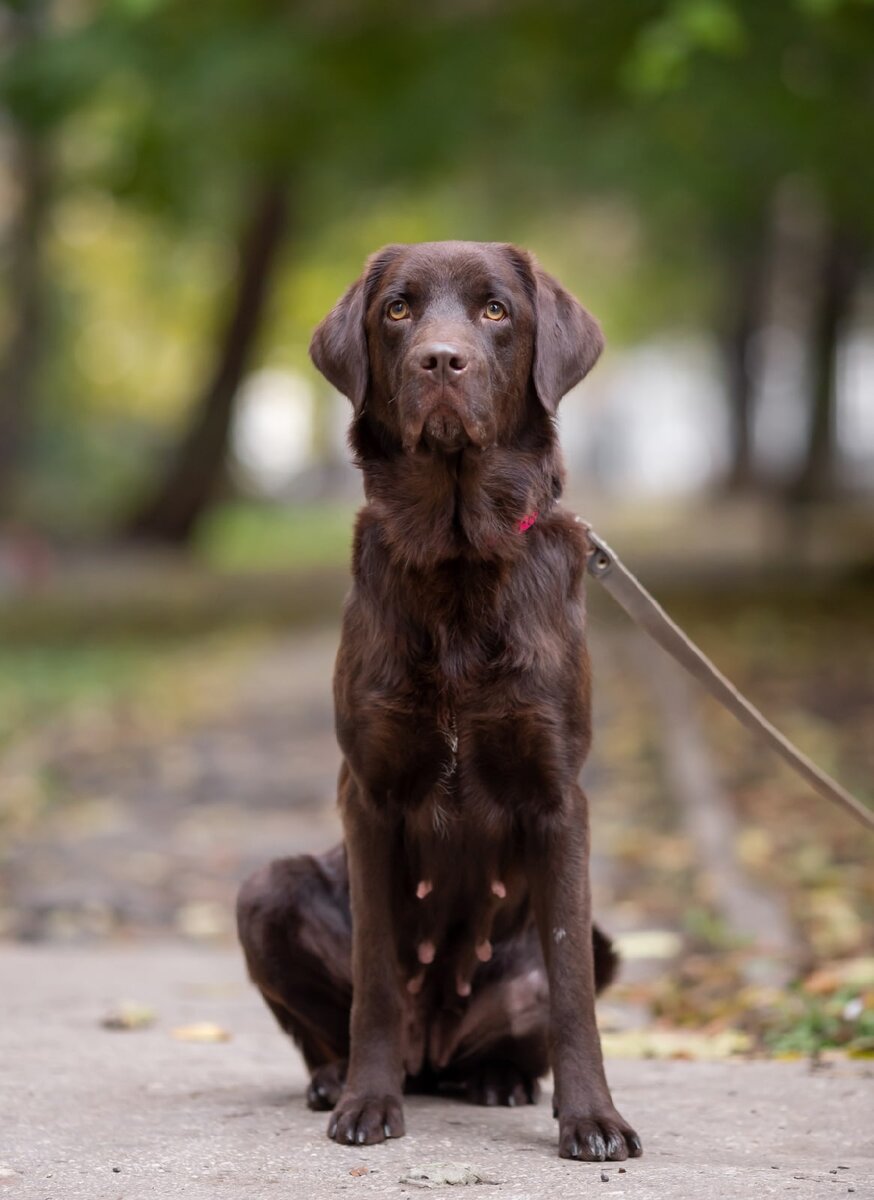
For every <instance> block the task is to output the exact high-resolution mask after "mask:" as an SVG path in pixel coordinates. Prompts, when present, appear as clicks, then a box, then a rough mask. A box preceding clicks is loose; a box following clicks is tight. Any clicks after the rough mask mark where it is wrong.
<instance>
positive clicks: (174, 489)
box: [126, 182, 288, 542]
mask: <svg viewBox="0 0 874 1200" xmlns="http://www.w3.org/2000/svg"><path fill="white" fill-rule="evenodd" d="M287 218H288V190H287V187H286V185H285V184H283V183H280V182H271V183H266V184H264V185H263V186H262V187H261V188H260V189H259V190H258V192H257V194H256V196H255V198H254V200H253V201H252V202H251V206H250V210H249V212H248V213H247V215H246V220H245V224H244V228H243V231H242V234H241V236H240V241H239V248H238V254H237V268H236V273H235V279H234V283H233V292H232V298H231V304H230V315H229V317H228V319H227V323H226V324H225V326H224V328H223V331H222V332H221V333H220V335H219V337H218V338H217V343H216V353H217V360H216V362H215V364H214V367H213V371H212V375H211V376H210V378H209V380H208V381H207V384H206V387H205V390H204V392H203V395H202V396H201V397H200V399H199V400H198V401H197V403H196V404H195V406H194V415H193V419H192V422H191V424H190V426H189V427H188V429H187V430H186V432H185V435H184V437H183V439H182V442H181V444H180V445H179V447H178V450H177V451H176V454H175V457H174V458H173V459H172V461H171V464H170V467H169V470H168V472H167V474H166V475H165V477H164V478H163V479H161V480H160V481H159V483H158V486H157V488H156V490H155V492H154V493H153V494H152V495H151V496H149V497H148V498H147V499H146V500H145V501H144V502H143V504H142V505H141V507H140V508H139V509H138V511H137V512H136V513H135V514H134V516H133V517H132V518H131V520H130V522H129V524H128V526H127V530H126V532H127V533H128V535H129V536H131V537H133V538H141V539H143V540H148V541H163V542H187V541H188V540H189V538H190V537H191V535H192V533H193V532H194V528H195V526H196V524H197V521H198V519H199V518H200V516H201V515H202V514H203V513H204V511H205V510H206V509H207V508H208V507H209V505H210V503H211V502H212V501H213V500H214V499H215V497H216V495H217V494H218V492H219V490H220V487H221V485H222V483H223V482H224V472H225V466H226V459H227V446H228V434H229V432H230V428H231V422H232V418H233V412H234V403H235V400H236V397H237V394H238V391H239V388H240V383H241V382H242V379H243V376H244V374H245V371H246V369H247V367H248V366H249V364H250V363H251V361H252V355H253V353H254V349H255V342H256V338H257V334H258V331H259V329H260V327H261V324H262V321H263V314H264V308H265V305H266V303H267V298H268V294H269V288H270V283H271V280H272V277H273V275H274V274H275V271H276V265H277V260H278V257H279V251H280V248H281V245H282V239H283V236H284V234H285V229H286V224H287Z"/></svg>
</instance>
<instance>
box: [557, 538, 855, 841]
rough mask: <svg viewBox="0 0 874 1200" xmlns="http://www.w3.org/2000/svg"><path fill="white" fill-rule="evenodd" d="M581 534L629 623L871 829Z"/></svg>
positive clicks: (591, 566) (848, 799)
mask: <svg viewBox="0 0 874 1200" xmlns="http://www.w3.org/2000/svg"><path fill="white" fill-rule="evenodd" d="M577 519H578V520H581V518H577ZM582 523H583V524H585V522H582ZM586 530H587V532H588V538H589V542H590V543H591V546H592V549H591V550H590V552H589V557H588V560H587V563H586V566H587V569H588V571H589V574H590V575H592V576H593V577H594V578H595V579H597V580H598V581H599V582H600V583H602V584H603V585H604V587H605V588H606V589H607V591H608V592H609V593H610V595H611V596H612V597H613V599H614V600H615V601H616V602H617V604H619V605H620V606H621V607H622V608H624V609H625V611H626V612H627V613H628V615H629V616H630V617H631V619H632V620H633V621H636V622H637V624H638V625H640V626H641V628H643V629H645V630H646V632H647V633H648V634H649V635H650V637H652V638H653V639H654V640H655V641H656V642H658V644H659V645H660V646H661V647H662V648H663V649H664V650H667V652H668V654H670V655H672V656H673V657H674V658H675V659H676V660H677V662H678V663H680V664H681V666H683V667H685V668H686V670H687V671H688V672H689V674H690V675H692V676H694V678H695V679H697V680H698V682H699V683H700V684H701V685H702V686H703V687H705V688H706V689H707V691H708V692H709V693H710V694H711V696H714V697H715V698H716V699H717V700H718V701H719V703H720V704H721V705H722V706H723V707H724V708H727V709H728V711H729V712H730V713H732V715H733V716H735V717H736V718H737V719H738V721H740V723H741V724H742V725H744V726H745V727H746V728H747V729H749V730H750V731H751V732H752V733H755V734H758V736H759V737H760V738H762V740H763V741H765V742H767V743H768V745H769V746H770V747H771V749H772V750H776V752H777V753H778V754H779V755H780V757H781V758H782V759H783V760H784V761H785V762H787V763H788V764H789V766H790V767H792V769H793V770H794V771H797V772H798V774H799V775H800V776H801V777H802V779H805V780H807V782H808V783H809V784H810V786H811V787H812V788H813V789H814V791H817V792H819V794H820V796H824V797H825V799H826V800H833V801H834V803H835V804H839V805H840V806H841V807H842V808H844V809H846V811H847V812H849V813H852V815H853V816H854V817H855V818H856V819H857V820H858V821H861V822H862V824H863V825H864V826H865V827H866V828H867V829H874V812H872V811H871V809H870V808H868V807H867V806H866V805H864V804H862V802H861V801H860V800H857V799H856V797H855V796H853V795H851V794H850V793H849V792H848V791H847V790H846V788H843V787H841V785H840V784H839V783H838V782H837V781H836V780H834V779H832V777H831V776H830V775H828V774H826V772H825V771H823V770H821V769H820V768H819V767H818V766H817V765H816V763H814V762H812V761H811V760H810V759H809V758H808V757H807V755H806V754H803V753H802V752H801V751H800V750H799V749H798V748H797V747H796V746H794V745H793V744H792V742H790V741H789V739H788V738H787V737H785V736H784V735H783V734H782V733H781V732H780V730H779V729H776V728H775V727H774V726H773V725H772V724H771V722H770V721H769V720H768V719H767V718H766V717H764V716H763V715H762V714H761V713H760V712H759V710H758V709H757V708H756V707H755V705H754V704H751V703H750V702H749V700H747V698H746V697H745V696H743V695H741V693H740V692H739V691H738V690H737V688H736V687H735V686H734V684H733V683H731V681H730V680H728V679H726V677H725V676H724V675H723V674H722V672H721V671H720V670H719V669H718V668H717V667H715V666H714V665H713V663H712V662H711V661H710V659H709V658H708V657H707V655H706V654H704V653H703V651H701V650H699V649H698V647H697V646H696V645H695V643H694V642H692V641H691V640H690V639H689V638H688V637H687V636H686V635H685V633H683V631H682V629H680V627H679V626H678V625H677V624H676V623H675V622H674V621H672V620H671V618H670V617H669V616H668V614H667V613H666V612H665V610H664V609H663V608H662V606H661V605H660V604H659V603H658V601H657V600H654V599H653V597H652V596H651V595H650V594H649V592H648V591H647V590H646V588H645V587H644V586H643V584H642V583H640V582H639V581H638V580H637V579H636V578H635V577H634V575H632V574H631V572H630V571H629V570H628V568H627V567H626V566H624V564H623V563H622V562H621V560H620V559H619V557H618V555H617V554H616V553H615V552H614V551H613V550H611V549H610V547H609V546H608V545H607V543H606V542H605V541H603V540H602V539H601V538H600V537H598V535H597V534H596V533H595V532H594V530H593V529H592V528H591V526H589V525H586Z"/></svg>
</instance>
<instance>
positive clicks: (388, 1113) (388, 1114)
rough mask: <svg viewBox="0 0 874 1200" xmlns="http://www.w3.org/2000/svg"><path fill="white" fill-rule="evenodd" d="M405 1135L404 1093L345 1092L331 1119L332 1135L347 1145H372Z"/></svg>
mask: <svg viewBox="0 0 874 1200" xmlns="http://www.w3.org/2000/svg"><path fill="white" fill-rule="evenodd" d="M403 1136H404V1110H403V1105H402V1104H401V1098H400V1096H391V1095H387V1096H374V1095H371V1096H348V1095H347V1096H341V1097H340V1099H339V1101H338V1103H337V1107H336V1108H335V1109H334V1111H333V1112H332V1113H331V1119H330V1121H329V1122H328V1137H329V1138H333V1139H334V1141H335V1142H339V1143H340V1144H341V1145H347V1146H372V1145H373V1143H374V1142H384V1141H385V1139H386V1138H396V1137H403Z"/></svg>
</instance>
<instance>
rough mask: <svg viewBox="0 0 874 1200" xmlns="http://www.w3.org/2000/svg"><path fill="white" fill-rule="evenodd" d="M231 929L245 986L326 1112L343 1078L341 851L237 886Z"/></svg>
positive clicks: (346, 947) (347, 933) (277, 866)
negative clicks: (289, 1044)
mask: <svg viewBox="0 0 874 1200" xmlns="http://www.w3.org/2000/svg"><path fill="white" fill-rule="evenodd" d="M237 927H238V931H239V935H240V941H241V942H242V945H243V950H244V952H245V955H246V963H247V965H248V968H249V974H250V976H251V978H252V981H253V983H255V985H256V986H257V987H258V989H259V991H260V992H261V995H262V996H263V997H264V1000H265V1002H266V1004H267V1006H268V1008H269V1009H270V1011H271V1012H272V1013H273V1015H274V1016H275V1017H276V1020H277V1021H278V1022H279V1025H280V1026H281V1028H282V1029H283V1030H284V1031H285V1032H286V1033H287V1034H288V1035H289V1036H290V1037H291V1038H293V1040H294V1041H295V1043H296V1044H297V1045H298V1047H299V1048H300V1050H301V1053H302V1054H303V1057H304V1061H305V1062H306V1065H307V1067H308V1068H309V1070H310V1072H311V1075H312V1079H311V1082H310V1086H309V1088H308V1090H307V1103H308V1104H309V1106H310V1107H311V1108H324V1109H329V1108H333V1106H334V1104H335V1103H336V1100H337V1097H338V1096H339V1094H340V1090H341V1088H342V1085H343V1080H344V1078H345V1074H346V1060H347V1058H348V1055H349V1013H350V1009H351V1004H352V975H351V946H352V940H351V936H352V935H351V916H350V911H349V888H348V877H347V874H346V863H345V855H344V852H343V847H342V846H338V847H336V848H335V849H334V850H332V851H330V852H329V853H328V854H325V855H322V856H321V857H318V858H316V857H311V856H309V855H301V856H299V857H297V858H282V859H276V860H275V861H274V862H272V863H270V864H269V865H268V866H266V867H263V868H261V869H260V870H258V871H256V872H255V873H254V874H252V875H250V876H249V878H248V879H247V880H246V881H245V882H244V883H243V885H242V887H241V888H240V892H239V895H238V897H237Z"/></svg>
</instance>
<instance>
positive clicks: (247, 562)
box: [195, 503, 355, 571]
mask: <svg viewBox="0 0 874 1200" xmlns="http://www.w3.org/2000/svg"><path fill="white" fill-rule="evenodd" d="M354 517H355V506H354V505H351V504H305V505H300V504H298V505H294V506H293V507H292V506H289V507H281V506H279V505H266V504H247V503H233V504H224V505H221V506H220V507H218V508H216V509H215V511H214V512H212V513H211V514H210V515H209V516H208V517H207V519H206V520H205V521H204V523H203V526H202V528H201V529H200V531H199V533H198V537H197V543H196V547H195V549H196V552H197V554H198V556H199V557H200V558H201V560H202V561H204V562H205V563H207V564H208V565H209V566H211V567H215V568H217V569H218V570H222V571H263V570H274V569H275V570H287V569H289V568H304V569H305V568H308V567H322V566H343V565H345V564H346V563H347V562H348V561H349V554H350V550H351V546H352V523H353V520H354Z"/></svg>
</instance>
